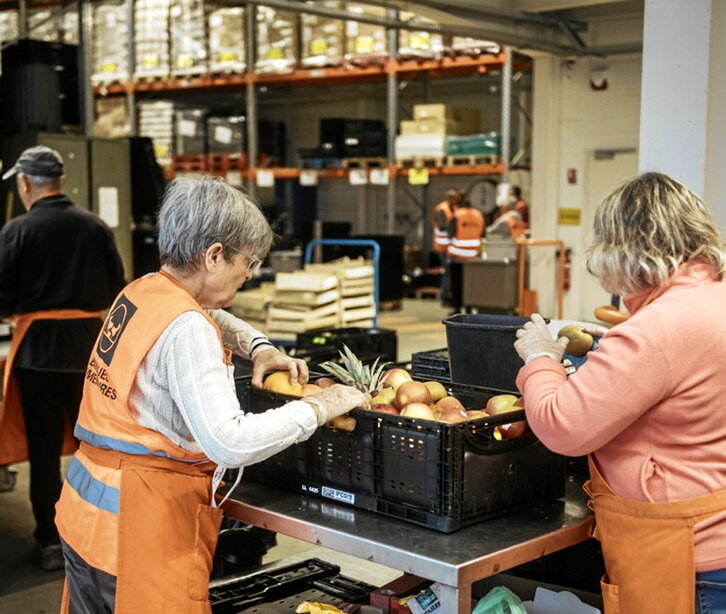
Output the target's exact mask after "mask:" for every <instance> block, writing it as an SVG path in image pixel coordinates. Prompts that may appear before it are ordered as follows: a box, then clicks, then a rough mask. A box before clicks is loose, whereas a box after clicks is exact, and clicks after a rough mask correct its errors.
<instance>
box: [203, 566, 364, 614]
mask: <svg viewBox="0 0 726 614" xmlns="http://www.w3.org/2000/svg"><path fill="white" fill-rule="evenodd" d="M375 589H376V587H374V586H371V585H370V584H366V583H365V582H360V581H358V580H354V579H353V578H348V577H346V576H342V575H340V567H338V566H337V565H333V564H331V563H328V562H326V561H322V560H320V559H308V560H306V561H302V562H300V563H294V564H292V565H287V566H285V567H280V568H277V569H273V570H270V571H262V572H259V573H256V574H253V575H250V576H244V577H241V578H234V579H232V580H229V581H223V582H220V583H215V584H214V585H213V586H211V587H210V589H209V601H210V603H211V606H212V612H213V613H214V614H242V613H244V612H255V614H258V613H268V612H269V613H270V614H279V613H280V612H288V611H289V612H294V611H295V608H296V607H297V606H298V605H300V603H302V602H303V601H316V602H325V603H330V604H332V605H340V604H342V603H367V602H368V600H369V595H370V593H371V592H372V591H374V590H375Z"/></svg>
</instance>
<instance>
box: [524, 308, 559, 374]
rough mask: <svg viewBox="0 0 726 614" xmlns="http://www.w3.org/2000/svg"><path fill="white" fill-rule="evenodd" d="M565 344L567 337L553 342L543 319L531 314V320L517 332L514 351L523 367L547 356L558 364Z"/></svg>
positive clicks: (538, 315) (536, 314)
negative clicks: (521, 361)
mask: <svg viewBox="0 0 726 614" xmlns="http://www.w3.org/2000/svg"><path fill="white" fill-rule="evenodd" d="M567 343H568V339H567V337H560V338H559V339H557V341H555V339H554V337H552V333H551V332H550V330H549V329H548V328H547V324H545V321H544V318H543V317H542V316H541V315H540V314H538V313H533V314H532V320H531V321H530V322H527V323H526V324H525V325H524V327H522V328H520V329H519V330H518V331H517V340H516V341H515V342H514V349H515V350H517V354H519V356H520V358H521V359H522V360H523V361H524V364H525V365H526V364H528V363H529V362H530V361H532V360H534V359H535V358H541V357H542V356H549V357H550V358H552V359H553V360H556V361H557V362H560V361H561V360H562V355H563V354H564V353H565V348H566V347H567Z"/></svg>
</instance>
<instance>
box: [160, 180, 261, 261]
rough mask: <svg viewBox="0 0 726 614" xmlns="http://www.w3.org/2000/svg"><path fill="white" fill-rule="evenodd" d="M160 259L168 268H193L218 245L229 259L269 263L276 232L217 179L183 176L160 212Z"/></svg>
mask: <svg viewBox="0 0 726 614" xmlns="http://www.w3.org/2000/svg"><path fill="white" fill-rule="evenodd" d="M157 227H158V232H159V256H160V260H161V263H162V264H168V265H169V266H172V267H175V268H181V269H188V270H193V269H195V268H196V266H197V265H198V264H199V262H200V258H201V256H202V254H204V252H205V251H206V250H207V248H209V247H210V246H211V245H213V244H214V243H217V242H218V243H221V244H222V245H223V246H224V248H225V249H224V257H225V258H226V259H227V260H229V259H230V258H231V256H232V254H233V253H234V252H240V251H245V252H247V253H249V254H250V255H252V256H254V257H255V258H258V259H259V260H264V258H265V256H266V255H267V252H269V251H270V247H271V246H272V242H273V240H274V239H275V233H274V232H273V231H272V229H271V228H270V225H269V224H268V223H267V220H266V219H265V216H264V215H263V214H262V212H261V211H260V209H259V207H258V206H257V205H256V204H255V203H254V202H252V200H250V199H249V198H248V197H247V196H246V195H244V194H243V193H242V192H240V191H239V190H237V189H236V188H233V187H232V186H230V185H229V184H228V183H226V182H225V181H223V180H222V179H220V178H217V177H211V176H209V177H202V178H196V179H192V178H189V177H179V178H177V179H174V180H173V181H171V182H170V183H169V185H168V186H167V188H166V191H165V192H164V198H163V200H162V203H161V208H160V209H159V221H158V224H157Z"/></svg>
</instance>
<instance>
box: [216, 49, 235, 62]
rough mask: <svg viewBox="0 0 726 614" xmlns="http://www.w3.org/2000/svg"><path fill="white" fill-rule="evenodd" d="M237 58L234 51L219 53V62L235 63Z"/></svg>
mask: <svg viewBox="0 0 726 614" xmlns="http://www.w3.org/2000/svg"><path fill="white" fill-rule="evenodd" d="M238 57H239V56H238V55H237V52H236V51H221V52H220V53H219V61H220V62H236V61H237V58H238Z"/></svg>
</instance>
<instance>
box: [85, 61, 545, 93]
mask: <svg viewBox="0 0 726 614" xmlns="http://www.w3.org/2000/svg"><path fill="white" fill-rule="evenodd" d="M504 60H505V56H504V54H503V53H500V54H497V55H492V54H485V55H481V56H479V57H476V58H472V57H467V56H460V57H455V58H443V59H441V60H423V61H418V60H403V61H401V60H388V61H387V62H386V63H385V64H384V65H378V66H369V67H365V68H361V67H357V68H316V69H310V70H307V69H305V70H296V71H294V72H292V73H290V74H286V75H259V74H256V73H253V72H246V73H243V74H205V75H199V76H195V77H172V78H169V79H154V80H130V81H127V82H124V83H112V84H109V85H105V86H99V87H96V88H94V93H95V94H96V95H101V96H107V95H119V94H128V93H131V92H183V91H191V90H194V91H204V90H213V89H227V88H229V89H232V88H239V87H241V86H243V85H246V84H247V83H249V82H252V83H255V84H256V85H261V86H268V87H283V86H286V85H290V86H292V87H304V86H311V85H312V86H315V85H334V84H353V83H372V82H376V81H383V80H384V79H385V78H386V75H387V74H390V73H392V74H396V75H400V76H406V77H414V76H415V75H416V73H423V72H428V73H429V75H431V76H433V77H446V76H455V75H464V74H474V73H482V74H483V73H486V72H489V71H492V70H500V69H501V68H502V66H503V63H504ZM528 67H531V62H516V63H515V65H514V67H513V68H514V69H515V70H519V69H524V68H528Z"/></svg>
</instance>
